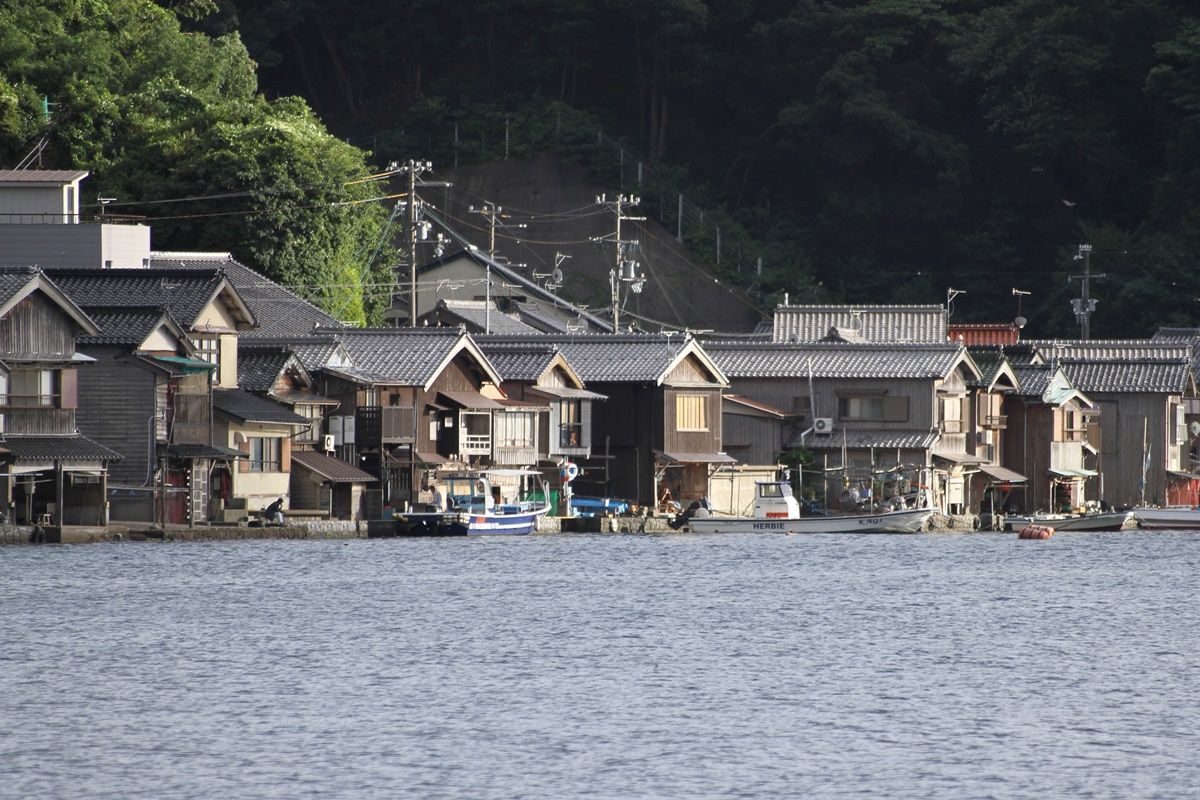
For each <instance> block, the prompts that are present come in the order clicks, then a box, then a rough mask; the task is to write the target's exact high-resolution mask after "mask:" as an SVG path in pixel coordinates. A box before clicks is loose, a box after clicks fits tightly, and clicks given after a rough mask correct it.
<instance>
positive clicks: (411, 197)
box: [395, 159, 450, 328]
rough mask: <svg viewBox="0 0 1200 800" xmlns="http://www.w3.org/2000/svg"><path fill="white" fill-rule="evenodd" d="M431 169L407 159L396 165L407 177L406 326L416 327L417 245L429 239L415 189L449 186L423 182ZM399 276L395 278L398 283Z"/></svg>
mask: <svg viewBox="0 0 1200 800" xmlns="http://www.w3.org/2000/svg"><path fill="white" fill-rule="evenodd" d="M431 169H433V163H432V162H429V161H414V160H412V159H409V160H408V161H407V162H405V163H404V164H399V165H396V167H395V172H398V173H402V174H406V175H408V326H409V327H410V328H415V327H417V243H418V241H419V240H424V239H428V238H429V228H430V227H431V226H430V224H429V223H428V222H424V221H422V220H421V199H420V198H419V197H417V189H424V188H427V187H432V186H446V187H448V186H450V184H449V183H447V182H445V181H425V180H422V179H421V176H422V175H423V174H424V173H426V172H428V171H429V170H431ZM399 277H400V276H399V275H397V276H396V278H397V281H396V282H397V283H399Z"/></svg>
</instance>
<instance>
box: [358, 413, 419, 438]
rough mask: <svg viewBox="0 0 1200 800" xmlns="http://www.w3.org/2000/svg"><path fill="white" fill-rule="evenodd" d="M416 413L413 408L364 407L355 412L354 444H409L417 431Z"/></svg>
mask: <svg viewBox="0 0 1200 800" xmlns="http://www.w3.org/2000/svg"><path fill="white" fill-rule="evenodd" d="M415 413H416V412H415V409H413V407H412V406H363V407H361V408H359V409H357V410H355V412H354V443H355V444H356V445H357V446H358V447H377V446H379V445H380V444H409V443H411V442H412V441H413V435H414V431H415V430H416V422H415V419H416V417H415Z"/></svg>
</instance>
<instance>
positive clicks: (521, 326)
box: [438, 300, 537, 333]
mask: <svg viewBox="0 0 1200 800" xmlns="http://www.w3.org/2000/svg"><path fill="white" fill-rule="evenodd" d="M489 307H490V308H489ZM438 309H439V312H440V313H441V314H443V315H446V316H448V317H450V318H451V319H457V320H461V321H462V322H463V323H464V324H465V325H466V326H467V330H468V331H470V332H471V333H482V332H483V331H485V330H486V331H489V332H491V333H537V329H536V328H531V327H530V326H528V325H526V324H525V323H524V322H521V320H519V319H517V318H516V317H511V316H509V315H508V314H505V313H503V312H501V311H500V309H498V308H496V304H495V303H492V302H489V301H486V300H440V301H438Z"/></svg>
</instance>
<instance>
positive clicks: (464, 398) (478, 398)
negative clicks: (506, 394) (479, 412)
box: [438, 390, 504, 411]
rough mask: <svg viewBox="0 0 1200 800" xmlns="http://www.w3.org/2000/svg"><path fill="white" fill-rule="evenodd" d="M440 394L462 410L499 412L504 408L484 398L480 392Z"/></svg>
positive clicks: (457, 391)
mask: <svg viewBox="0 0 1200 800" xmlns="http://www.w3.org/2000/svg"><path fill="white" fill-rule="evenodd" d="M438 394H439V395H440V396H442V397H444V398H446V399H447V400H449V401H450V402H451V403H453V404H454V405H456V406H459V407H460V408H472V409H475V408H479V409H486V410H488V411H493V410H499V409H501V408H504V406H502V405H500V404H499V403H497V402H496V401H495V400H493V399H491V398H490V397H484V396H483V395H481V394H480V393H479V392H469V391H463V390H455V391H442V392H438Z"/></svg>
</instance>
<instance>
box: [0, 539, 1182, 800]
mask: <svg viewBox="0 0 1200 800" xmlns="http://www.w3.org/2000/svg"><path fill="white" fill-rule="evenodd" d="M1198 567H1200V535H1196V534H1176V533H1169V532H1168V533H1126V534H1103V533H1087V534H1082V533H1080V534H1070V533H1060V534H1058V535H1057V536H1055V538H1053V539H1051V540H1049V541H1042V542H1026V541H1019V540H1018V539H1017V538H1016V536H1015V535H1011V534H1009V535H1002V534H974V535H929V536H907V537H904V536H873V537H852V536H836V535H830V536H811V537H800V536H769V535H763V536H723V537H702V536H694V535H672V536H578V535H576V536H535V537H526V538H514V539H472V540H412V541H404V540H381V541H351V542H326V541H320V542H291V541H289V542H270V541H263V542H235V543H205V544H150V543H142V544H134V543H126V544H116V545H88V546H75V547H57V546H43V547H10V548H0V680H2V684H0V796H3V797H6V798H9V797H11V798H64V797H88V798H218V797H236V798H260V797H261V798H306V797H311V798H366V797H419V798H562V797H588V798H643V797H647V798H657V797H662V798H728V797H756V798H757V797H863V798H879V797H887V798H929V797H946V798H975V797H996V798H1017V797H1022V798H1023V797H1029V798H1035V797H1036V798H1047V797H1073V798H1075V797H1111V798H1152V797H1164V798H1177V797H1188V796H1191V797H1195V796H1197V794H1198V793H1200V709H1198V708H1197V705H1198V699H1200V644H1198V636H1200V624H1198V619H1200V614H1198V612H1197V598H1198V592H1197V589H1198V588H1200V578H1198V577H1197V575H1198Z"/></svg>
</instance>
